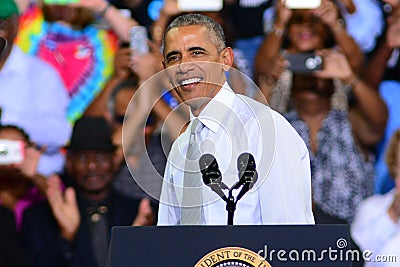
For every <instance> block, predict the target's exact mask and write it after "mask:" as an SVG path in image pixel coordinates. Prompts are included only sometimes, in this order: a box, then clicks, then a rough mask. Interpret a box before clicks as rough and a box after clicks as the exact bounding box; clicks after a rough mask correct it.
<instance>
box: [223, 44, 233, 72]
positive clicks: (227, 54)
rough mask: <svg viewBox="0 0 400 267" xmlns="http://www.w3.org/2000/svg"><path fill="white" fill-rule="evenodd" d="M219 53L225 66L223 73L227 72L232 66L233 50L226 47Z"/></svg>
mask: <svg viewBox="0 0 400 267" xmlns="http://www.w3.org/2000/svg"><path fill="white" fill-rule="evenodd" d="M221 53H222V54H221V56H222V60H223V63H224V65H226V67H224V71H228V70H229V69H230V67H232V65H233V58H234V56H233V50H232V48H231V47H226V48H225V49H224V50H222V52H221Z"/></svg>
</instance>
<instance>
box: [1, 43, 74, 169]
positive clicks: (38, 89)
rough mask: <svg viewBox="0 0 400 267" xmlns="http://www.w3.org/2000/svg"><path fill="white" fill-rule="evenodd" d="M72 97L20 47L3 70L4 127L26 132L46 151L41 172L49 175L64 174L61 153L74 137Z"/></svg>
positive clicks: (52, 73) (46, 68)
mask: <svg viewBox="0 0 400 267" xmlns="http://www.w3.org/2000/svg"><path fill="white" fill-rule="evenodd" d="M68 101H69V97H68V94H67V92H66V89H65V87H64V85H63V83H62V81H61V79H60V77H59V76H58V74H57V72H56V71H55V70H54V69H53V68H52V67H51V66H50V65H48V64H47V63H45V62H43V61H42V60H40V59H39V58H36V57H33V56H29V55H26V54H24V53H23V52H22V51H21V50H20V49H19V48H18V47H17V46H14V47H13V48H12V51H11V54H10V55H9V57H8V58H7V60H6V63H5V64H4V66H3V68H2V69H0V108H1V109H2V116H1V123H2V124H13V125H16V126H19V127H21V128H23V129H24V130H25V131H26V132H27V133H28V134H29V136H30V138H31V140H32V141H33V142H35V143H36V144H38V145H40V146H44V147H46V148H47V151H48V152H45V154H43V155H42V156H41V158H40V161H39V166H38V172H39V173H40V174H42V175H49V174H51V173H54V172H59V171H61V170H62V168H63V165H64V157H63V156H62V154H61V153H60V152H59V149H60V147H62V146H63V145H65V144H66V142H67V141H68V140H69V137H70V134H71V125H70V123H69V122H68V121H67V116H66V108H67V105H68Z"/></svg>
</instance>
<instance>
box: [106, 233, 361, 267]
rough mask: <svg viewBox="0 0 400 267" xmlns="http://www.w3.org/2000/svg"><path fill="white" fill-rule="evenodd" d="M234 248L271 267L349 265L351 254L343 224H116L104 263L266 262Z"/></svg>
mask: <svg viewBox="0 0 400 267" xmlns="http://www.w3.org/2000/svg"><path fill="white" fill-rule="evenodd" d="M235 248H243V249H247V250H250V251H252V252H253V256H254V255H256V256H258V257H259V260H261V259H262V258H264V259H266V260H267V262H268V263H269V264H270V265H271V266H273V267H275V266H352V264H351V259H352V257H354V256H355V255H354V253H353V251H352V250H351V248H350V234H349V229H348V226H347V225H306V226H304V225H279V226H278V225H276V226H275V225H261V226H161V227H155V226H154V227H114V228H113V229H112V236H111V243H110V248H109V253H108V259H107V265H108V266H110V267H128V266H129V267H135V266H138V267H139V266H145V267H164V266H166V267H194V266H199V267H217V266H218V267H220V266H227V267H229V266H243V267H253V266H257V267H264V266H268V265H263V264H260V263H258V262H259V261H258V260H256V261H254V264H253V263H252V262H253V261H252V258H251V257H250V256H246V257H247V258H243V257H245V254H241V256H240V257H242V258H240V257H234V254H235V255H236V256H239V255H240V252H237V249H236V250H235ZM216 250H218V253H217V254H215V253H214V255H211V254H212V252H214V251H216ZM207 255H208V256H207ZM241 260H243V262H241ZM224 264H225V265H224ZM235 264H236V265H235Z"/></svg>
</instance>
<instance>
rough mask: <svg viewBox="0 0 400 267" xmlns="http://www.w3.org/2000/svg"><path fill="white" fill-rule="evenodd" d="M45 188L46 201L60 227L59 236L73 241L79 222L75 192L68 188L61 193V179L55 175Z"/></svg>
mask: <svg viewBox="0 0 400 267" xmlns="http://www.w3.org/2000/svg"><path fill="white" fill-rule="evenodd" d="M47 186H48V187H47V199H48V201H49V204H50V207H51V210H52V212H53V215H54V217H55V219H56V220H57V223H58V225H59V226H60V230H61V235H62V236H63V237H64V238H65V239H67V240H69V241H73V240H74V238H75V235H76V233H77V231H78V229H79V224H80V222H81V216H80V214H79V208H78V203H77V201H76V193H75V190H74V189H73V188H72V187H69V188H67V189H66V190H65V191H64V192H63V191H62V183H61V179H60V177H58V176H57V175H53V176H51V177H50V178H49V179H48V181H47Z"/></svg>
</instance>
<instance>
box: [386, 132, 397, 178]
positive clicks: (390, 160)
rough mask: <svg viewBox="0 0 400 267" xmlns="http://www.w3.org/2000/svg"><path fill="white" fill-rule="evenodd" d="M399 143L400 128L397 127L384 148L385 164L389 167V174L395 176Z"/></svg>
mask: <svg viewBox="0 0 400 267" xmlns="http://www.w3.org/2000/svg"><path fill="white" fill-rule="evenodd" d="M399 145H400V129H397V131H395V132H394V133H393V135H392V138H391V139H390V143H389V146H388V148H387V150H386V164H387V166H388V168H389V173H390V176H392V177H393V178H396V169H397V168H400V166H397V164H398V160H399V157H400V155H399V154H400V152H399V150H398V148H399Z"/></svg>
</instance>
